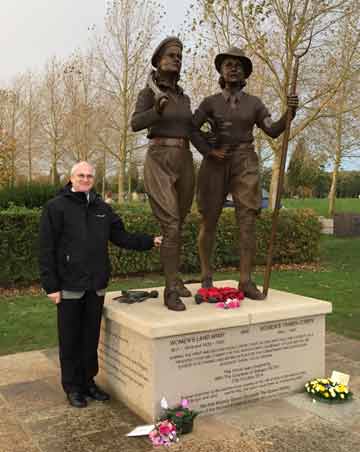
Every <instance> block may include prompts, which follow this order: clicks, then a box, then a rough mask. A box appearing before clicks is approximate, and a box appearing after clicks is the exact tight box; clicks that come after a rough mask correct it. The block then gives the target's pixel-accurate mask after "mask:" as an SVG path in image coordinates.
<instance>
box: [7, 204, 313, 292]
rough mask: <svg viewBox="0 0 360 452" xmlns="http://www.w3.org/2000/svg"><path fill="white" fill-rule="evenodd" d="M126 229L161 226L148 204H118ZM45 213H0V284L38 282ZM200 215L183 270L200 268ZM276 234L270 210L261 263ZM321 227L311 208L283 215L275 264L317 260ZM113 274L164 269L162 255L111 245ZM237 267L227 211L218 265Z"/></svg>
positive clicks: (192, 225)
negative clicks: (161, 261)
mask: <svg viewBox="0 0 360 452" xmlns="http://www.w3.org/2000/svg"><path fill="white" fill-rule="evenodd" d="M114 209H115V210H116V211H117V212H118V213H119V214H120V215H121V217H122V219H123V221H124V223H125V225H126V228H127V230H129V231H132V232H136V231H137V232H147V233H149V234H154V235H155V234H159V233H160V232H159V230H160V228H159V225H158V223H157V221H156V219H155V218H154V216H153V215H152V213H151V210H150V208H149V206H148V204H146V203H144V204H140V203H136V204H135V205H131V204H129V205H122V206H116V205H114ZM39 218H40V209H32V210H30V209H25V208H20V207H14V206H13V207H11V208H10V209H7V210H3V211H1V212H0V262H1V266H0V286H8V285H14V284H28V283H30V282H32V281H35V280H38V278H39V273H38V261H37V255H38V228H39ZM199 222H200V216H199V214H198V213H197V212H191V213H190V215H189V216H188V218H187V221H186V224H185V226H184V231H183V243H184V246H183V258H182V269H183V271H185V272H196V271H198V270H199V258H198V251H197V234H198V229H199ZM270 231H271V212H269V211H264V212H263V213H262V214H261V216H260V217H259V219H258V221H257V245H258V250H257V259H256V260H257V263H259V264H263V263H265V259H266V254H267V247H268V241H269V237H270ZM319 244H320V224H319V222H318V220H317V217H316V216H315V214H314V212H313V211H311V210H305V209H304V210H301V209H299V210H287V209H283V210H281V212H280V217H279V227H278V233H277V241H276V244H275V248H274V262H279V263H303V262H313V261H315V260H317V259H318V257H319ZM110 256H111V263H112V269H113V272H112V274H113V275H114V276H117V275H124V274H134V273H146V272H154V271H160V270H161V265H160V260H159V251H158V250H157V249H153V250H151V251H149V252H145V253H139V252H136V251H128V250H123V249H119V248H117V247H115V246H113V245H110ZM237 264H238V230H237V225H236V222H235V215H234V212H233V211H232V209H224V211H223V213H222V215H221V217H220V220H219V225H218V231H217V240H216V246H215V252H214V267H215V268H221V267H227V266H234V265H237Z"/></svg>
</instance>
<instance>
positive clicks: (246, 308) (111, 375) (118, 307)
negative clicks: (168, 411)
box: [97, 281, 331, 423]
mask: <svg viewBox="0 0 360 452" xmlns="http://www.w3.org/2000/svg"><path fill="white" fill-rule="evenodd" d="M229 283H230V284H229ZM222 285H223V286H228V285H230V286H234V287H235V286H236V285H237V282H236V281H235V282H231V281H229V282H226V281H225V282H223V283H222ZM197 288H198V286H196V285H193V286H192V287H191V289H192V290H193V292H195V291H196V290H197ZM115 294H116V295H117V293H115ZM112 297H113V294H111V293H109V294H107V298H108V300H107V301H108V302H107V305H106V307H105V310H104V318H103V322H102V330H101V337H100V345H99V363H100V372H99V375H98V377H97V382H98V383H99V384H100V385H101V386H103V387H104V388H105V389H108V390H109V392H110V393H111V394H112V395H113V396H114V397H115V398H118V399H119V400H121V401H122V402H124V403H125V404H126V405H127V406H128V407H129V408H130V409H132V410H133V411H134V412H135V413H137V414H138V415H139V416H140V417H142V418H143V419H144V420H145V421H147V422H150V423H152V422H153V421H154V420H155V419H156V418H157V416H158V415H159V414H160V401H161V399H162V398H163V397H166V399H167V400H168V402H169V404H170V405H175V404H176V403H178V402H179V401H180V399H181V398H183V397H185V398H187V399H189V400H190V402H191V405H192V407H193V408H194V409H195V410H198V411H200V413H215V412H217V411H222V410H224V409H226V408H228V407H231V406H233V405H239V404H243V403H248V402H253V401H258V400H263V399H269V398H279V397H282V396H284V395H287V394H289V393H292V392H296V391H299V390H301V389H302V388H303V385H304V383H305V382H306V381H307V380H309V379H311V378H314V377H316V376H319V375H323V374H324V370H325V314H327V313H329V312H331V304H330V303H327V302H324V301H320V300H315V299H311V298H306V297H301V296H299V295H294V294H288V293H285V292H280V291H274V290H272V291H270V293H269V296H268V299H267V301H266V302H264V303H256V302H249V301H248V300H246V299H245V300H244V302H243V304H242V306H241V308H240V309H236V310H229V311H224V310H219V309H217V308H215V307H214V306H213V305H210V304H205V303H204V304H203V305H200V306H197V305H195V304H194V303H193V302H192V303H191V302H190V301H188V303H187V310H186V311H185V312H184V313H173V312H171V311H167V310H165V309H164V308H163V306H162V304H161V303H159V301H158V300H149V301H147V302H146V303H144V304H135V305H130V306H129V305H122V304H121V303H114V302H112V301H111V300H112Z"/></svg>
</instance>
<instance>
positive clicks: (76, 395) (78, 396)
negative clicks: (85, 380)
mask: <svg viewBox="0 0 360 452" xmlns="http://www.w3.org/2000/svg"><path fill="white" fill-rule="evenodd" d="M66 397H67V399H68V401H69V403H70V405H71V406H74V407H75V408H85V407H86V406H87V401H86V399H85V397H84V395H83V394H82V393H81V392H78V391H76V392H68V393H66Z"/></svg>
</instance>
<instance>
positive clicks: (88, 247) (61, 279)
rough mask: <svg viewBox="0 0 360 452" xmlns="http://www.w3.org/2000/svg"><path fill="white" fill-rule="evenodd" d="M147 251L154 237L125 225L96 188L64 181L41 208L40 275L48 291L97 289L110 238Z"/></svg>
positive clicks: (106, 271)
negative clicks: (91, 189) (82, 189)
mask: <svg viewBox="0 0 360 452" xmlns="http://www.w3.org/2000/svg"><path fill="white" fill-rule="evenodd" d="M109 240H110V241H111V242H113V243H114V244H115V245H118V246H120V247H122V248H127V249H133V250H139V251H145V250H149V249H150V248H152V247H153V244H154V239H153V237H151V236H149V235H147V234H132V233H128V232H126V231H125V228H124V224H123V222H122V221H121V219H120V217H119V216H118V215H116V214H115V213H114V211H113V210H112V209H111V207H110V206H109V205H108V204H106V203H105V202H104V201H103V200H102V199H101V198H100V196H99V195H97V194H96V193H95V192H90V194H89V202H88V200H87V198H86V195H85V193H80V192H73V191H71V185H70V184H68V185H67V186H66V187H65V188H64V189H63V190H62V191H61V192H60V193H59V194H58V195H57V196H56V197H55V198H53V199H51V200H50V201H49V202H48V203H47V204H46V205H45V206H44V208H43V212H42V216H41V220H40V259H39V263H40V277H41V283H42V286H43V288H44V289H45V291H46V292H47V293H53V292H58V291H60V290H73V291H82V290H99V289H104V288H105V287H106V286H107V283H108V280H109V276H110V260H109V255H108V241H109Z"/></svg>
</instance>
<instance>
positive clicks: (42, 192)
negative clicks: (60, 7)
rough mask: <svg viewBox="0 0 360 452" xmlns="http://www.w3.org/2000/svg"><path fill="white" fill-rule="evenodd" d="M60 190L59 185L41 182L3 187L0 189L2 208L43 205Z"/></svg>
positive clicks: (0, 204)
mask: <svg viewBox="0 0 360 452" xmlns="http://www.w3.org/2000/svg"><path fill="white" fill-rule="evenodd" d="M58 190H59V187H56V186H54V185H51V184H44V183H39V182H31V183H30V184H26V183H23V184H20V185H17V186H15V187H6V188H2V189H1V190H0V209H7V208H8V207H9V206H11V205H17V206H22V207H27V208H28V209H33V208H35V207H41V206H43V205H44V204H45V203H46V202H47V201H48V200H49V199H50V198H53V197H54V196H55V194H56V193H57V192H58Z"/></svg>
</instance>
